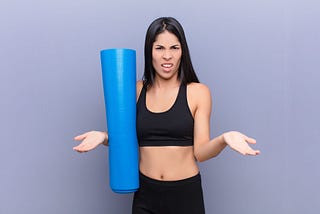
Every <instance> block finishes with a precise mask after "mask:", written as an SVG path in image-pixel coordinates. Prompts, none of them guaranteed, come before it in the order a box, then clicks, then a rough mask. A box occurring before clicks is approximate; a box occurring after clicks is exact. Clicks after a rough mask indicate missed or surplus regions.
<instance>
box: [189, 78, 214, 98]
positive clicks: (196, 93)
mask: <svg viewBox="0 0 320 214" xmlns="http://www.w3.org/2000/svg"><path fill="white" fill-rule="evenodd" d="M188 93H189V94H190V96H191V97H192V98H210V97H211V93H210V89H209V87H208V86H207V85H205V84H203V83H196V82H193V83H190V84H188Z"/></svg>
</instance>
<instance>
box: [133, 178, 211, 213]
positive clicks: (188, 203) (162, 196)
mask: <svg viewBox="0 0 320 214" xmlns="http://www.w3.org/2000/svg"><path fill="white" fill-rule="evenodd" d="M151 213H152V214H204V213H205V209H204V202H203V193H202V187H201V176H200V174H197V175H195V176H193V177H190V178H187V179H183V180H179V181H159V180H154V179H152V178H149V177H147V176H145V175H143V174H141V173H140V188H139V190H138V191H137V192H135V194H134V198H133V205H132V214H151Z"/></svg>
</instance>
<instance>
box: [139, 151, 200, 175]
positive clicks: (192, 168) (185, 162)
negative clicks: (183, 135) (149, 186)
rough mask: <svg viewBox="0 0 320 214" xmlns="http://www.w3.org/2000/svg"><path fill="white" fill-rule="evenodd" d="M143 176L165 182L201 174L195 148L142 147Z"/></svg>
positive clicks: (141, 167)
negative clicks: (194, 151) (194, 153)
mask: <svg viewBox="0 0 320 214" xmlns="http://www.w3.org/2000/svg"><path fill="white" fill-rule="evenodd" d="M140 171H141V173H142V174H144V175H146V176H148V177H150V178H153V179H156V180H163V181H176V180H182V179H185V178H190V177H192V176H194V175H196V174H198V173H199V168H198V165H197V163H196V159H195V157H194V155H193V146H161V147H160V146H146V147H140Z"/></svg>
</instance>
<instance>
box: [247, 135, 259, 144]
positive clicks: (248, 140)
mask: <svg viewBox="0 0 320 214" xmlns="http://www.w3.org/2000/svg"><path fill="white" fill-rule="evenodd" d="M245 140H246V141H247V142H248V143H250V144H256V143H257V141H256V140H255V139H254V138H251V137H247V136H245Z"/></svg>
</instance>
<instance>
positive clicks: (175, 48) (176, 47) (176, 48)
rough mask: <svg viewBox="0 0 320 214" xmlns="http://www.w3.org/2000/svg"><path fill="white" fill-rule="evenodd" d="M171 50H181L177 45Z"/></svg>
mask: <svg viewBox="0 0 320 214" xmlns="http://www.w3.org/2000/svg"><path fill="white" fill-rule="evenodd" d="M171 49H173V50H179V49H180V47H179V46H177V45H175V46H172V47H171Z"/></svg>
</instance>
